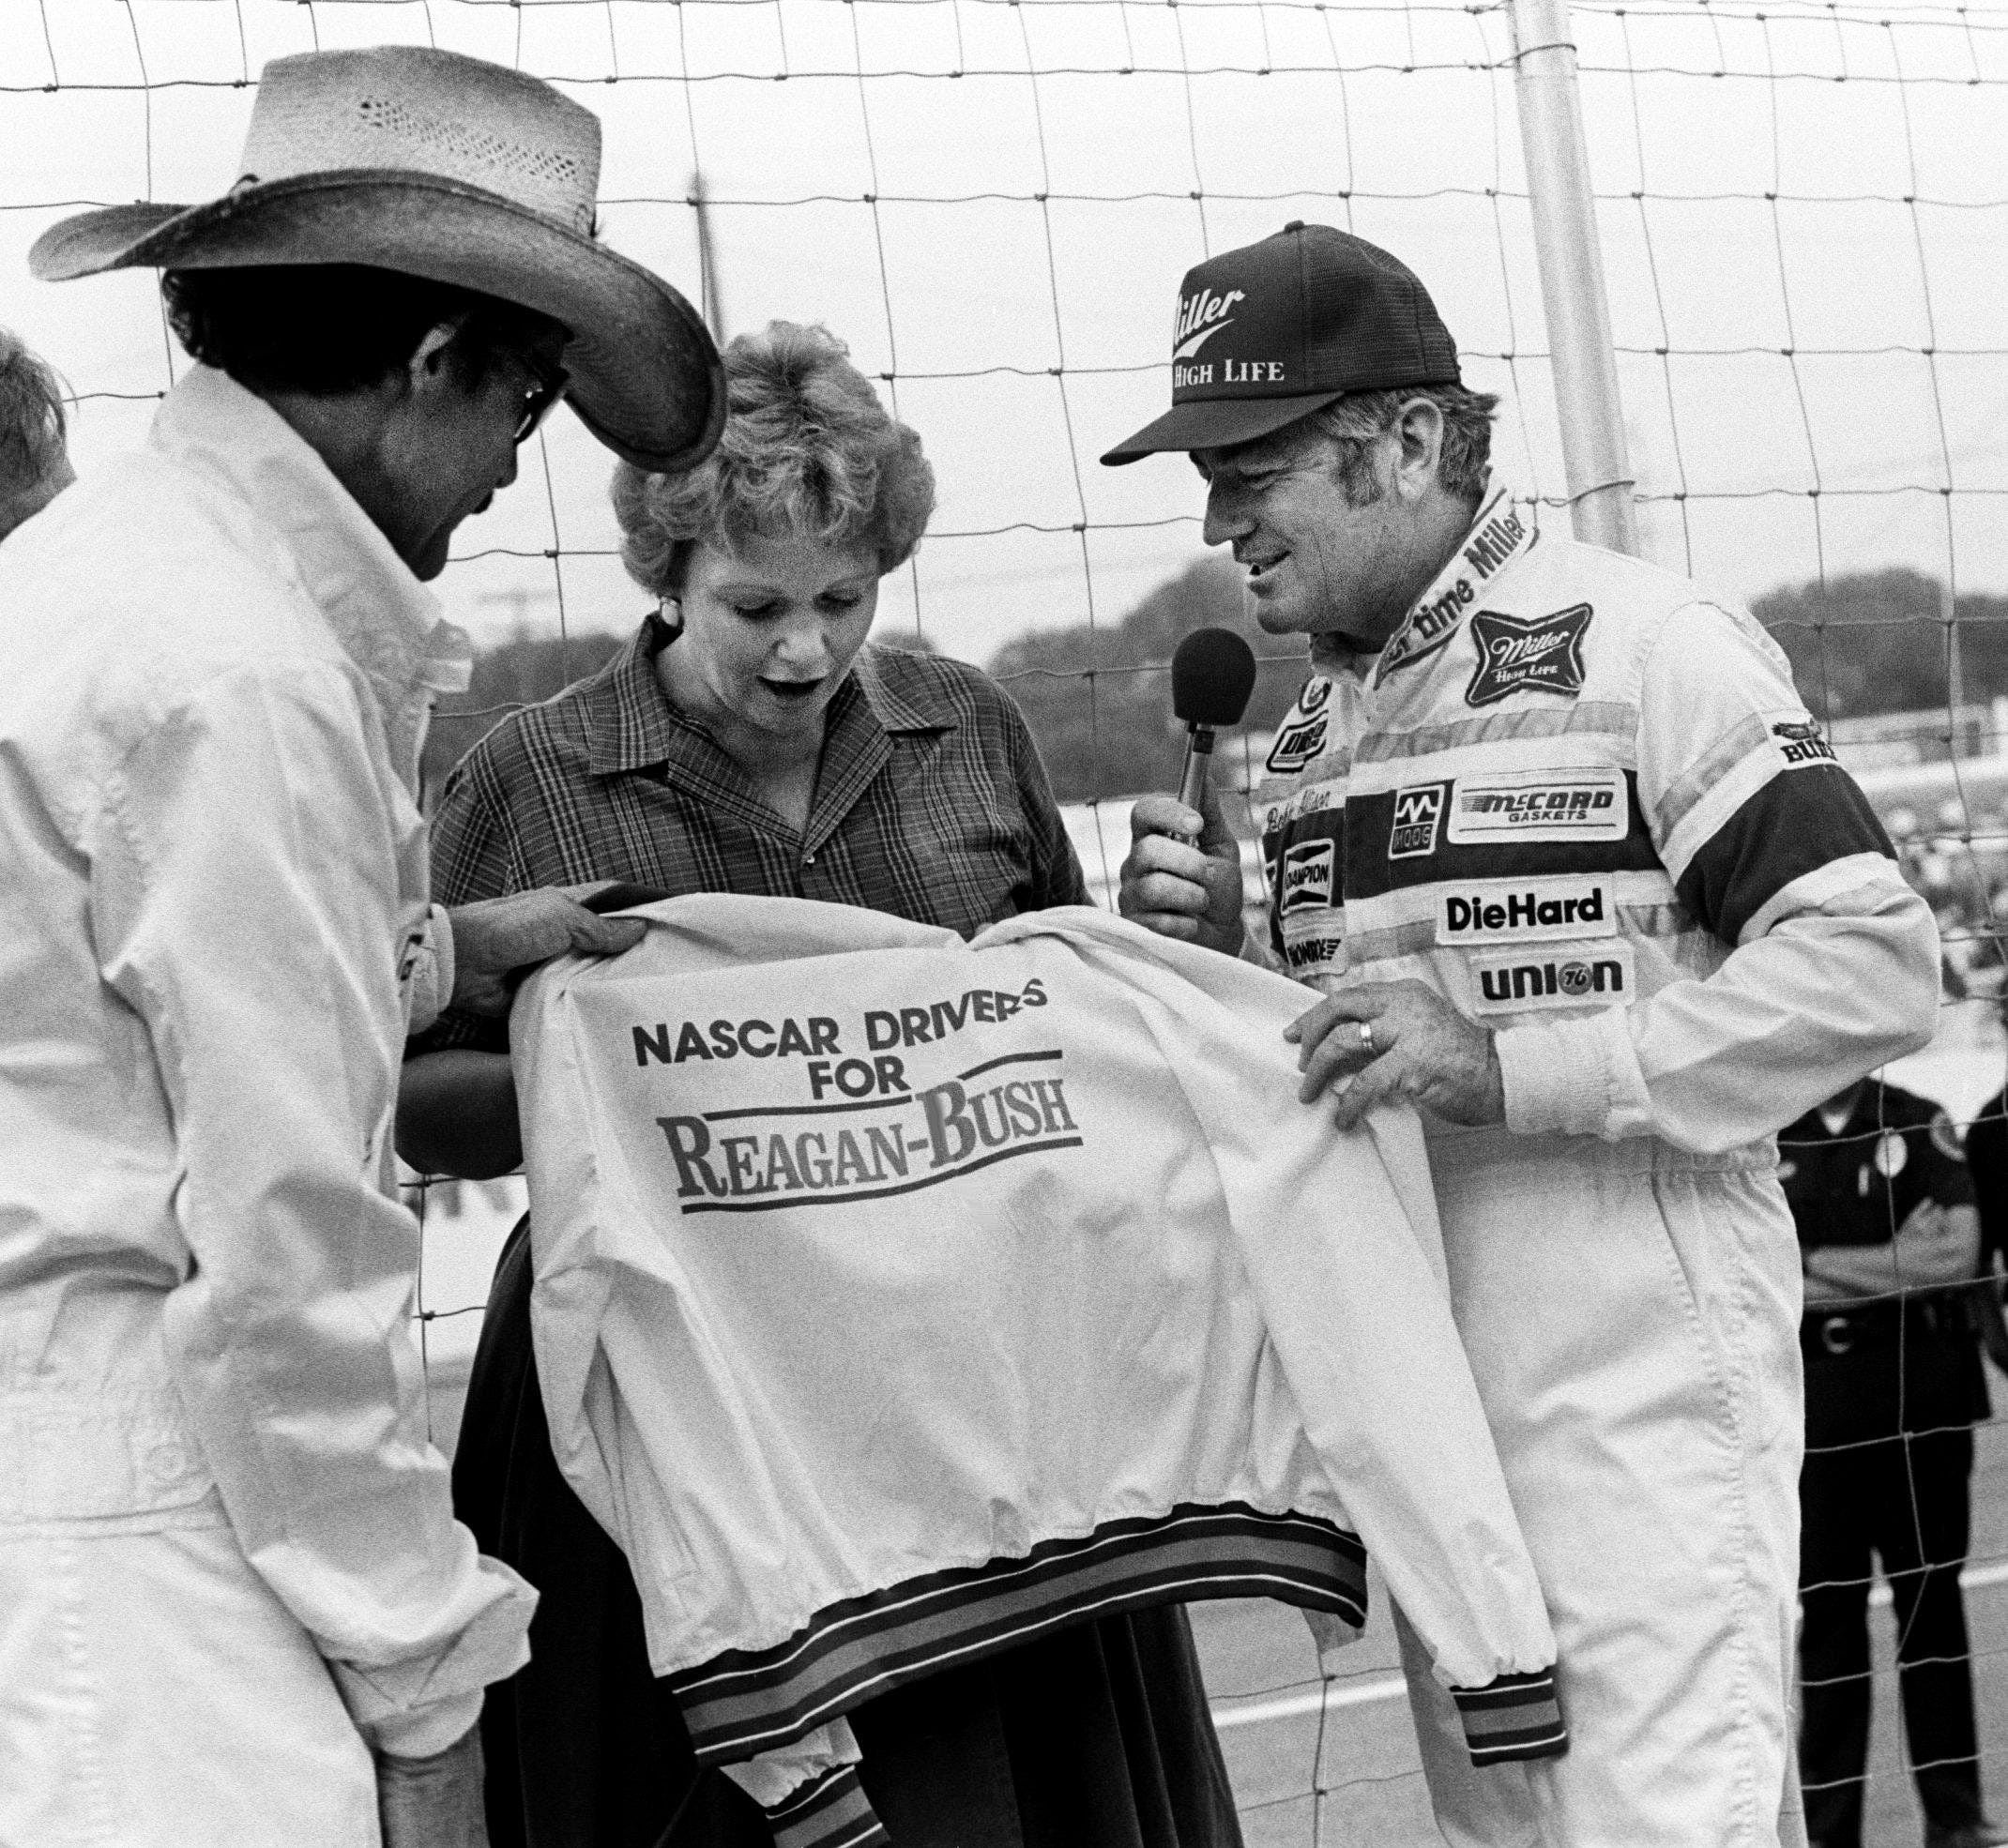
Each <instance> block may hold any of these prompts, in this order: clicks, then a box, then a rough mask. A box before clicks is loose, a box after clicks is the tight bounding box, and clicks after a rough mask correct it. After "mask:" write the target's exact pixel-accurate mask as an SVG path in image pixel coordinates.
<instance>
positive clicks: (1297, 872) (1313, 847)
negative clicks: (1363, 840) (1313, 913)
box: [1276, 841, 1337, 912]
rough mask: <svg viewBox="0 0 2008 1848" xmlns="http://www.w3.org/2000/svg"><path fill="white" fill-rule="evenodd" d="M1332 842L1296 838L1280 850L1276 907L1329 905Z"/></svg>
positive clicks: (1289, 908) (1291, 907)
mask: <svg viewBox="0 0 2008 1848" xmlns="http://www.w3.org/2000/svg"><path fill="white" fill-rule="evenodd" d="M1336 856H1337V855H1336V847H1335V843H1334V842H1332V841H1298V842H1297V844H1296V845H1295V846H1292V847H1285V849H1284V850H1283V868H1282V874H1283V883H1282V886H1281V887H1280V897H1279V899H1278V901H1277V907H1276V908H1277V909H1278V910H1279V911H1283V912H1290V911H1299V910H1301V909H1302V908H1303V907H1304V906H1306V905H1320V906H1325V907H1329V906H1330V905H1331V894H1332V877H1331V872H1332V863H1333V861H1334V859H1335V858H1336Z"/></svg>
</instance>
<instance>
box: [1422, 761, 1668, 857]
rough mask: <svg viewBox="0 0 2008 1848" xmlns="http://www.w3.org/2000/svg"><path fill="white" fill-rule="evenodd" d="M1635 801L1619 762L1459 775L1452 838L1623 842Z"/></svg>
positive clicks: (1467, 841) (1466, 841)
mask: <svg viewBox="0 0 2008 1848" xmlns="http://www.w3.org/2000/svg"><path fill="white" fill-rule="evenodd" d="M1631 810H1632V805H1631V799H1630V796H1629V795H1628V793H1627V791H1626V788H1625V781H1624V772H1623V771H1622V770H1620V769H1619V768H1618V767H1617V766H1616V765H1605V764H1587V765H1583V766H1582V767H1581V768H1579V769H1554V770H1498V771H1495V772H1493V774H1492V775H1490V776H1476V777H1459V778H1458V779H1457V790H1456V796H1455V799H1454V801H1453V803H1452V806H1451V821H1450V838H1451V840H1452V841H1453V843H1454V844H1456V845H1457V846H1460V847H1465V846H1472V845H1476V844H1478V843H1480V842H1483V841H1622V840H1623V839H1624V838H1625V836H1626V835H1627V834H1629V833H1630V832H1631V826H1632V814H1631Z"/></svg>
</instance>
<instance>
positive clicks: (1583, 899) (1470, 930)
mask: <svg viewBox="0 0 2008 1848" xmlns="http://www.w3.org/2000/svg"><path fill="white" fill-rule="evenodd" d="M1617 932H1618V905H1617V899H1616V896H1615V894H1614V893H1613V892H1612V890H1611V886H1610V882H1609V881H1608V880H1605V879H1598V878H1594V877H1589V876H1585V877H1580V878H1574V879H1566V878H1564V879H1473V880H1468V881H1466V882H1465V883H1464V884H1462V885H1460V886H1445V887H1443V889H1442V890H1441V892H1440V893H1439V894H1438V898H1437V941H1438V943H1439V944H1450V945H1465V944H1470V945H1477V944H1502V943H1549V942H1557V941H1561V940H1563V939H1568V938H1590V937H1610V936H1615V935H1616V934H1617Z"/></svg>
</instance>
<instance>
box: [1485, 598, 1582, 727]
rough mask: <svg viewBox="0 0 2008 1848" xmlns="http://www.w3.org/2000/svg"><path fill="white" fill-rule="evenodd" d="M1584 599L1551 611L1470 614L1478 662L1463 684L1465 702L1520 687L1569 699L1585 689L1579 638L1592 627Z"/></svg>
mask: <svg viewBox="0 0 2008 1848" xmlns="http://www.w3.org/2000/svg"><path fill="white" fill-rule="evenodd" d="M1589 628H1590V605H1589V604H1587V603H1575V604H1572V605H1571V606H1570V607H1569V608H1568V609H1566V610H1558V611H1556V612H1555V613H1554V614H1553V615H1552V616H1502V615H1500V614H1499V613H1498V611H1496V610H1481V611H1479V612H1478V613H1477V614H1476V615H1474V616H1473V617H1472V618H1471V639H1472V641H1473V642H1474V643H1475V644H1477V646H1478V666H1477V667H1476V668H1475V669H1474V670H1473V671H1472V674H1471V684H1470V685H1469V686H1468V687H1467V688H1466V689H1464V703H1465V704H1467V705H1473V706H1477V705H1492V704H1495V703H1496V702H1498V701H1499V700H1503V699H1505V698H1506V697H1507V696H1508V695H1509V694H1513V693H1519V692H1532V693H1560V694H1562V695H1563V696H1565V697H1567V698H1570V699H1573V698H1574V696H1575V695H1576V694H1577V693H1579V692H1581V691H1582V690H1583V637H1584V635H1585V634H1586V633H1587V632H1588V630H1589Z"/></svg>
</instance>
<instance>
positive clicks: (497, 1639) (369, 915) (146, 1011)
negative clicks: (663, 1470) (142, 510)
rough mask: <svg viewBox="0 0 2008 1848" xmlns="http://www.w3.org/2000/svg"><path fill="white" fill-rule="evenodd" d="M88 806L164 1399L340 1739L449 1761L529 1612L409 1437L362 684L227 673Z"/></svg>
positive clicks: (382, 936) (392, 943)
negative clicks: (160, 1139) (174, 1167)
mask: <svg viewBox="0 0 2008 1848" xmlns="http://www.w3.org/2000/svg"><path fill="white" fill-rule="evenodd" d="M102 816H103V820H102V824H101V828H100V833H101V839H99V841H96V842H95V843H94V851H93V854H92V883H91V903H92V910H93V918H92V923H93V931H94V935H95V938H96V942H97V945H98V953H99V966H100V972H101V974H102V977H103V979H104V980H105V981H106V983H107V984H108V985H109V986H110V987H111V988H112V989H114V991H115V992H117V993H118V994H119V995H120V996H121V997H122V998H123V999H124V1000H125V1001H126V1003H127V1004H128V1005H129V1006H130V1007H132V1008H133V1009H134V1011H135V1012H136V1013H137V1014H138V1015H139V1017H140V1018H141V1020H142V1021H143V1022H145V1028H146V1031H147V1033H148V1035H149V1036H150V1038H151V1040H152V1043H153V1048H154V1053H155V1056H156V1058H157V1060H158V1062H159V1067H160V1073H161V1077H162V1081H163V1083H164V1084H165V1086H166V1088H167V1092H168V1097H169V1102H170V1106H171V1109H172V1112H173V1118H174V1123H175V1139H176V1143H177V1147H178V1155H179V1159H180V1162H181V1165H182V1169H183V1174H184V1176H185V1179H184V1183H183V1185H182V1187H181V1188H180V1189H179V1191H178V1193H177V1195H176V1199H175V1211H176V1215H177V1219H178V1221H179V1228H180V1231H181V1234H182V1236H183V1237H184V1239H185V1240H186V1241H187V1244H188V1247H189V1249H190V1252H191V1253H192V1254H193V1260H194V1262H193V1264H192V1265H190V1274H189V1276H188V1278H187V1279H186V1280H184V1281H183V1282H182V1283H181V1284H180V1285H179V1286H178V1287H177V1288H175V1290H174V1291H173V1292H172V1293H171V1294H170V1295H169V1297H168V1300H167V1307H166V1311H165V1328H166V1335H167V1341H168V1347H169V1354H170V1358H171V1365H172V1366H173V1369H174V1371H175V1382H176V1386H177V1387H178V1389H179V1391H180V1394H181V1397H182V1401H183V1403H184V1405H185V1407H186V1409H187V1412H188V1416H189V1418H190V1424H191V1426H192V1428H193V1430H194V1431H195V1433H196V1435H197V1438H198V1440H199V1442H200V1444H201V1446H202V1449H203V1454H204V1458H205V1462H207V1464H208V1467H209V1470H210V1473H211V1474H212V1475H213V1477H215V1480H216V1483H217V1487H218V1490H219V1492H220V1493H221V1498H222V1502H223V1506H224V1508H225V1510H226V1511H227V1512H228V1514H229V1517H230V1521H231V1524H232V1526H233V1528H234V1529H235V1530H236V1537H237V1540H238V1543H239V1544H240V1545H241V1546H242V1548H243V1550H244V1553H245V1554H246V1556H247V1557H248V1558H249V1560H250V1561H251V1565H252V1566H253V1567H254V1568H256V1569H257V1571H258V1572H259V1573H260V1574H261V1575H262V1576H263V1577H264V1579H265V1581H266V1583H267V1584H268V1585H269V1586H270V1587H271V1589H272V1591H273V1593H274V1595H275V1596H276V1597H277V1598H279V1599H280V1601H281V1603H282V1604H283V1605H284V1606H285V1607H286V1609H287V1610H288V1611H289V1612H291V1613H292V1614H293V1616H294V1617H295V1618H296V1619H297V1621H298V1622H299V1624H300V1625H301V1626H302V1627H303V1628H305V1629H307V1630H308V1631H309V1632H310V1633H311V1634H312V1637H313V1638H314V1641H315V1643H316V1644H318V1646H319V1648H320V1650H321V1652H322V1654H323V1655H324V1656H325V1657H326V1658H327V1660H328V1664H329V1667H330V1669H331V1671H332V1673H333V1674H334V1676H335V1679H336V1682H337V1684H338V1685H339V1687H340V1689H341V1690H342V1696H343V1698H344V1699H345V1700H346V1702H347V1704H348V1706H349V1710H350V1712H351V1714H352V1715H353V1716H354V1718H355V1719H356V1721H357V1725H358V1726H360V1727H361V1728H362V1729H363V1730H364V1732H365V1733H366V1734H368V1735H369V1736H370V1737H371V1738H372V1740H373V1743H375V1744H377V1745H378V1746H380V1747H382V1748H383V1749H385V1750H391V1751H395V1752H399V1753H402V1754H404V1755H410V1756H422V1755H425V1754H427V1753H429V1752H432V1751H436V1750H442V1749H443V1748H444V1747H445V1746H447V1745H449V1744H451V1743H452V1741H453V1739H454V1738H456V1737H458V1736H459V1734H461V1733H463V1732H464V1731H465V1730H466V1727H467V1726H468V1725H469V1724H470V1723H471V1722H472V1719H473V1717H474V1715H475V1714H476V1713H477V1712H478V1711H479V1702H480V1690H481V1689H482V1688H483V1687H484V1686H485V1685H486V1684H487V1683H488V1682H490V1681H493V1680H495V1679H497V1678H499V1677H501V1676H504V1675H507V1674H512V1673H513V1672H514V1671H515V1670H516V1669H517V1668H518V1667H519V1666H521V1664H522V1663H523V1662H524V1661H525V1659H527V1654H528V1652H527V1647H526V1644H525V1631H526V1629H527V1628H528V1624H529V1617H530V1613H531V1611H532V1609H533V1608H534V1606H535V1603H536V1594H535V1592H533V1591H532V1590H531V1589H530V1588H529V1587H528V1586H527V1585H526V1584H525V1583H523V1581H522V1580H521V1579H519V1578H518V1577H517V1576H516V1575H515V1574H514V1573H513V1572H511V1571H510V1570H509V1569H508V1568H506V1567H504V1566H501V1565H499V1564H497V1563H496V1562H494V1561H493V1560H488V1559H484V1558H482V1557H481V1556H480V1555H479V1553H478V1552H477V1550H476V1547H475V1543H474V1539H473V1537H472V1535H470V1534H469V1533H468V1531H467V1530H466V1528H465V1527H464V1526H462V1525H460V1524H459V1523H458V1522H455V1521H454V1519H453V1513H452V1504H451V1498H450V1495H449V1486H448V1472H447V1463H446V1460H445V1459H444V1458H443V1457H441V1456H440V1454H439V1453H438V1451H436V1450H435V1449H434V1448H433V1447H432V1445H431V1444H430V1442H429V1441H428V1439H427V1437H426V1434H425V1425H424V1416H423V1405H422V1393H423V1379H422V1374H421V1369H420V1364H419V1360H418V1353H417V1349H416V1347H415V1344H414V1342H413V1341H412V1337H411V1330H410V1319H409V1318H410V1311H411V1304H412V1294H413V1284H414V1279H415V1276H416V1266H417V1259H418V1228H417V1223H416V1221H415V1220H414V1219H412V1216H411V1215H410V1214H409V1213H408V1212H406V1211H405V1209H404V1208H403V1206H402V1205H400V1204H398V1203H397V1202H396V1201H395V1200H393V1199H390V1198H388V1197H386V1196H385V1195H384V1194H383V1193H382V1192H381V1191H379V1189H378V1188H377V1186H376V1185H375V1177H376V1175H377V1173H378V1167H379V1162H380V1159H381V1158H382V1153H383V1149H384V1146H385V1143H386V1139H387V1138H388V1133H389V1126H390V1115H391V1106H392V1102H393V1098H394V1092H395V1085H396V1079H397V1071H398V1060H399V1055H400V1052H401V1050H402V1047H403V1038H404V1009H403V1000H402V998H401V995H400V991H399V981H398V966H397V965H398V957H399V953H400V950H401V948H402V947H403V946H402V944H401V942H400V934H399V927H400V915H399V912H400V906H399V898H398V892H397V886H396V874H395V867H396V855H395V847H396V843H395V841H394V840H393V838H392V830H393V826H394V815H393V810H392V809H391V808H390V807H389V805H388V803H387V800H386V796H385V793H384V789H383V787H382V783H381V781H380V779H379V775H378V772H377V769H376V768H375V767H374V766H373V762H372V759H371V756H370V753H369V748H368V744H367V741H366V735H365V733H364V731H363V719H362V714H361V710H360V707H359V705H358V704H357V698H356V695H355V692H354V690H353V689H351V688H350V687H349V685H348V684H347V682H346V680H345V679H344V678H343V677H342V675H341V674H340V673H339V672H337V671H336V670H334V669H332V668H326V667H318V666H316V667H311V668H289V669H286V670H283V671H274V670H272V669H270V668H268V667H260V666H257V665H248V666H245V667H243V668H239V669H233V670H231V671H229V672H228V673H225V674H221V675H220V676H218V677H217V678H216V679H214V680H212V681H210V682H209V683H207V684H206V685H205V687H204V688H203V689H200V690H199V691H198V692H197V693H195V694H194V695H192V696H191V697H190V698H189V699H188V700H187V701H185V702H184V703H182V704H180V705H179V706H177V707H176V708H175V710H174V711H172V712H171V713H170V714H169V715H168V716H167V717H166V718H165V719H164V720H161V721H160V722H159V723H157V724H155V725H154V726H152V727H151V728H150V729H149V731H148V732H147V733H146V734H145V735H143V736H142V737H141V738H140V739H139V740H138V741H137V743H135V744H134V745H133V747H132V748H131V749H130V750H129V752H128V753H127V755H126V756H125V757H124V759H123V760H122V761H121V762H120V763H119V764H118V765H116V766H115V767H114V769H112V770H111V771H109V772H108V773H107V775H106V787H105V790H104V806H103V810H102Z"/></svg>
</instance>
